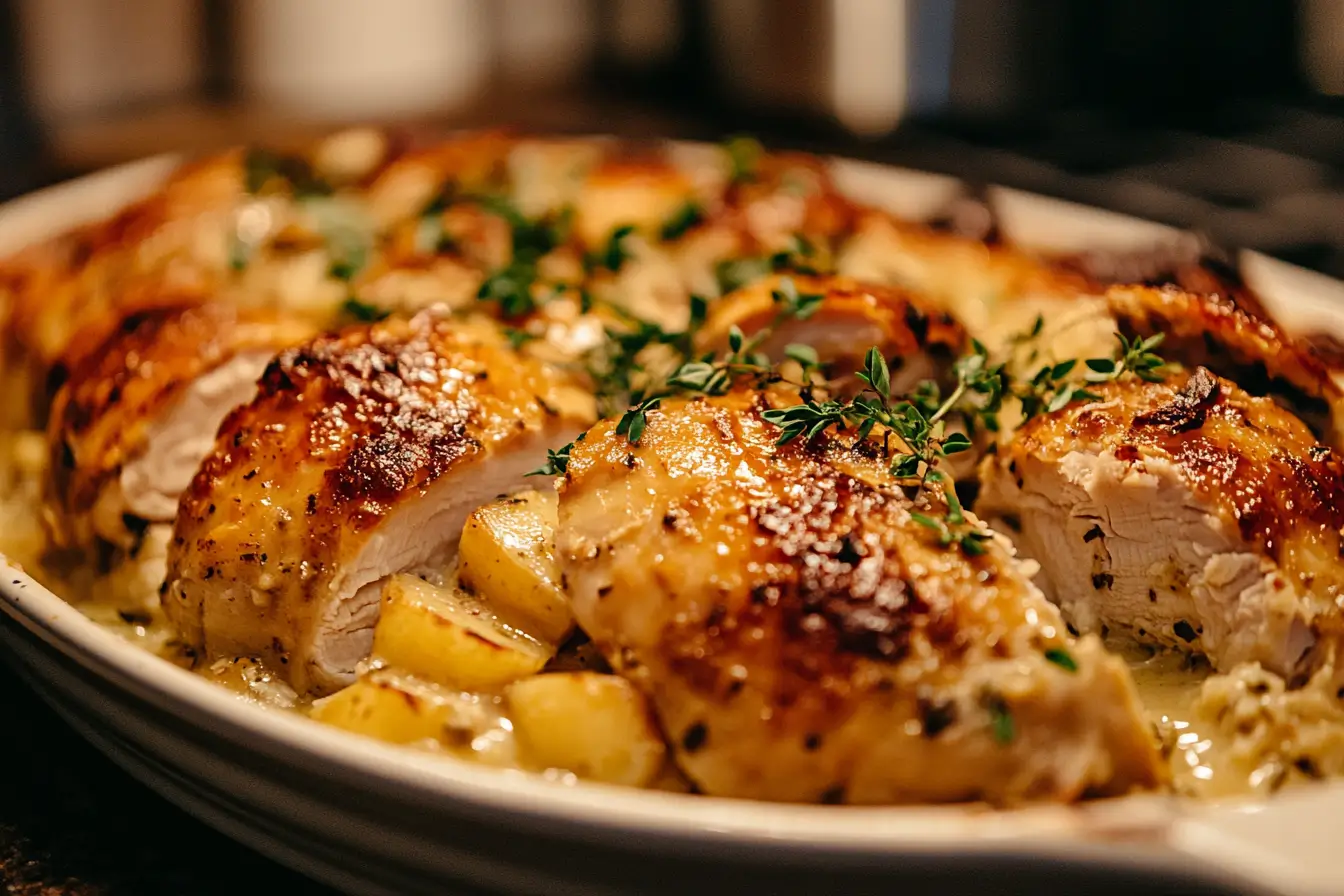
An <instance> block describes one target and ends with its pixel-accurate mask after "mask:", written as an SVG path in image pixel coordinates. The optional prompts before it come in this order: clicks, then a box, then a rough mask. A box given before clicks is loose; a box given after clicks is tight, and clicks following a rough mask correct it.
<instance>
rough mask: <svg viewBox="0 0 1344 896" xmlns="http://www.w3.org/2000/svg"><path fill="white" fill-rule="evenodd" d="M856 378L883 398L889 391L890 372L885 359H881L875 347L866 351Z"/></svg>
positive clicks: (880, 354)
mask: <svg viewBox="0 0 1344 896" xmlns="http://www.w3.org/2000/svg"><path fill="white" fill-rule="evenodd" d="M858 377H859V379H861V380H863V381H864V382H865V383H867V384H868V388H870V389H872V390H873V391H874V392H876V393H877V394H879V395H883V396H885V395H886V394H887V393H888V392H890V391H891V370H890V368H888V367H887V359H886V358H883V357H882V353H881V352H880V351H878V350H877V346H873V347H872V348H870V349H868V354H867V355H866V356H865V357H864V359H863V370H862V371H861V372H860V373H859V374H858Z"/></svg>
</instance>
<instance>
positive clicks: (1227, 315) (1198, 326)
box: [1105, 286, 1344, 449]
mask: <svg viewBox="0 0 1344 896" xmlns="http://www.w3.org/2000/svg"><path fill="white" fill-rule="evenodd" d="M1105 297H1106V303H1107V305H1108V307H1109V309H1110V312H1111V314H1112V315H1113V316H1114V318H1115V320H1116V322H1117V323H1118V325H1119V326H1120V328H1121V330H1123V331H1125V332H1128V333H1130V334H1133V335H1139V336H1151V335H1154V334H1157V333H1161V334H1163V347H1162V351H1163V353H1164V354H1165V355H1166V356H1167V357H1169V358H1171V359H1173V360H1177V361H1180V362H1181V363H1182V364H1185V365H1186V366H1189V367H1195V366H1204V367H1208V368H1209V369H1210V370H1212V371H1213V372H1214V373H1215V374H1217V375H1219V376H1222V377H1226V378H1229V379H1231V380H1233V381H1234V382H1236V383H1237V385H1239V386H1241V387H1242V388H1243V389H1245V390H1247V391H1248V392H1250V393H1251V394H1253V395H1270V396H1273V397H1274V398H1275V399H1276V400H1277V401H1279V402H1280V403H1281V404H1284V405H1286V406H1287V407H1288V408H1289V409H1290V410H1291V411H1293V412H1294V413H1295V414H1296V415H1297V416H1299V417H1301V418H1303V420H1305V421H1306V422H1307V423H1309V424H1311V425H1312V428H1313V429H1315V430H1316V431H1317V433H1318V434H1319V435H1320V436H1321V437H1322V439H1323V440H1324V441H1325V442H1326V443H1327V444H1329V445H1331V446H1333V447H1334V448H1336V449H1341V448H1344V390H1342V389H1341V387H1340V384H1339V383H1338V382H1337V381H1336V380H1335V379H1334V378H1333V376H1332V375H1331V371H1330V370H1329V369H1328V368H1327V367H1326V365H1325V364H1324V363H1322V361H1321V360H1320V359H1319V358H1318V357H1316V355H1315V354H1313V353H1312V351H1311V349H1310V348H1308V347H1307V346H1306V345H1304V344H1302V343H1300V342H1297V341H1295V340H1293V339H1291V338H1289V337H1288V336H1287V335H1286V334H1284V332H1283V331H1282V330H1280V329H1279V327H1278V326H1277V325H1276V324H1274V323H1273V322H1271V321H1269V320H1267V319H1265V318H1263V317H1260V316H1258V315H1256V314H1255V313H1253V312H1252V311H1251V310H1250V309H1248V308H1246V307H1243V306H1242V305H1241V304H1238V303H1237V302H1235V301H1233V300H1232V299H1229V298H1224V297H1223V296H1220V295H1210V294H1199V293H1192V292H1187V291H1185V290H1181V289H1178V288H1176V287H1142V286H1114V287H1111V288H1110V289H1108V290H1107V291H1106V294H1105Z"/></svg>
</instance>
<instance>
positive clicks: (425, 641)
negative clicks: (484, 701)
mask: <svg viewBox="0 0 1344 896" xmlns="http://www.w3.org/2000/svg"><path fill="white" fill-rule="evenodd" d="M554 654H555V650H554V648H552V647H550V646H548V645H545V644H542V643H540V642H539V641H537V640H536V639H534V638H531V637H529V636H528V635H526V634H524V633H523V632H520V631H518V630H517V629H514V628H512V627H511V626H509V625H507V624H506V623H504V622H502V621H500V619H499V618H498V617H496V616H494V614H492V613H490V612H489V611H488V610H487V609H486V608H485V607H484V606H482V605H481V604H480V602H479V601H476V600H475V599H473V598H472V597H471V596H470V595H467V594H464V593H463V592H461V591H458V590H456V589H451V588H440V587H437V586H435V585H431V584H429V583H428V582H425V581H423V580H421V579H418V578H416V577H415V576H411V575H396V576H393V577H392V578H391V579H390V580H388V583H387V585H385V586H384V587H383V611H382V616H381V617H380V618H379V620H378V625H377V627H376V628H375V629H374V631H373V658H374V662H375V664H381V665H385V666H391V667H393V668H396V669H401V670H404V671H406V672H410V673H411V674H412V675H419V676H421V677H423V678H427V679H429V680H430V681H435V682H439V683H440V684H445V685H450V686H452V687H456V688H461V689H463V690H468V691H476V690H489V689H491V688H497V687H500V686H502V685H505V684H508V683H509V682H511V681H515V680H517V679H519V678H525V677H526V676H528V675H531V674H533V673H535V672H537V671H539V670H540V669H541V667H542V666H544V665H546V661H547V660H549V659H550V658H551V657H552V656H553V655H554Z"/></svg>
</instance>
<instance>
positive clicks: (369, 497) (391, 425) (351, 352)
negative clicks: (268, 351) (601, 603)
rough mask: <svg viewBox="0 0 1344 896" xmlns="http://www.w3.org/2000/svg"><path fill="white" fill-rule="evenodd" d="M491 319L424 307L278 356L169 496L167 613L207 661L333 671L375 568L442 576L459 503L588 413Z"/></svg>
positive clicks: (346, 651)
mask: <svg viewBox="0 0 1344 896" xmlns="http://www.w3.org/2000/svg"><path fill="white" fill-rule="evenodd" d="M593 404H594V402H593V399H592V397H591V395H589V394H588V393H586V392H584V391H582V390H580V389H578V388H577V387H575V386H573V385H571V384H570V381H569V380H568V379H567V378H566V376H564V375H562V374H561V373H560V372H558V371H556V370H554V369H551V368H548V367H546V366H544V365H541V364H539V363H537V362H534V361H530V360H526V359H524V358H522V357H520V356H519V355H517V354H516V353H514V352H513V351H511V350H510V349H509V347H508V343H507V341H506V340H505V339H504V337H503V336H502V335H501V334H500V333H499V332H498V331H497V330H496V329H495V328H494V326H493V325H490V324H488V323H471V322H466V321H457V320H446V319H439V318H436V317H433V316H428V315H421V316H418V317H416V318H412V319H410V320H406V319H392V320H388V321H385V322H382V323H378V324H374V325H371V326H364V327H356V328H354V329H351V330H348V331H346V332H345V333H342V334H339V335H334V336H321V337H318V338H317V339H315V340H313V341H311V342H309V343H307V344H305V345H303V346H300V347H298V348H294V349H291V350H289V351H286V352H284V353H283V354H281V355H280V356H279V357H278V358H277V359H276V360H275V361H274V362H273V363H272V364H271V365H270V367H269V368H268V369H267V370H266V373H265V374H264V375H263V376H262V378H261V382H260V387H259V392H258V395H257V397H256V398H255V400H253V401H252V402H251V403H250V404H248V405H246V406H244V407H241V408H239V409H237V410H235V411H234V412H233V413H232V414H231V415H230V416H229V418H228V419H227V420H226V421H225V422H224V424H223V426H222V427H221V428H220V432H219V438H218V440H217V441H216V443H215V447H214V451H213V453H212V454H211V455H210V456H209V457H208V458H207V459H206V461H205V462H204V464H203V465H202V467H201V469H200V472H199V473H198V474H197V475H196V478H195V479H194V480H193V481H192V484H191V487H190V488H189V489H188V491H187V492H186V494H185V495H184V496H183V499H182V505H181V510H180V512H179V514H178V518H177V525H176V529H175V532H174V537H173V540H172V543H171V544H170V546H169V555H168V575H167V579H166V581H165V584H164V594H163V600H164V608H165V610H166V611H167V613H168V616H169V618H170V619H171V620H172V621H173V622H174V623H175V624H176V625H177V626H178V628H179V629H180V631H181V633H182V637H183V639H184V640H185V641H186V643H187V644H189V645H191V646H192V647H194V648H196V649H197V650H198V651H199V652H201V653H202V654H204V655H205V656H206V657H215V656H258V657H261V658H263V659H265V660H267V661H269V662H271V663H273V664H274V667H275V668H277V669H279V670H281V672H282V673H283V674H284V675H285V676H286V678H287V679H288V680H289V681H290V683H291V684H292V685H293V686H294V687H295V688H296V689H297V690H298V691H299V692H300V693H303V692H312V693H324V692H327V691H330V690H333V689H335V688H338V687H340V686H342V685H344V684H348V683H349V682H350V681H351V680H352V678H353V675H354V670H355V664H356V663H358V662H359V661H360V660H361V659H363V658H364V657H365V656H366V655H367V654H368V652H369V648H370V646H371V643H372V634H373V625H374V623H375V622H376V621H377V617H378V613H379V592H380V590H381V587H382V583H383V580H384V579H386V578H387V577H388V576H390V575H392V574H394V573H398V572H423V573H429V572H439V571H441V570H442V568H443V567H444V566H445V565H446V564H447V563H448V561H449V560H450V558H451V556H452V552H453V550H454V547H455V545H456V543H457V540H458V538H459V537H460V535H461V532H462V526H463V523H464V522H465V521H466V518H467V515H468V514H469V513H470V512H471V511H473V510H475V509H476V508H477V507H478V506H480V505H481V504H483V503H485V502H486V501H487V500H489V499H491V498H493V497H495V496H497V495H499V494H501V493H507V492H509V491H510V490H512V489H514V488H516V487H517V486H518V485H519V484H520V483H522V482H523V477H524V476H525V475H526V474H527V473H528V472H529V471H531V470H532V469H534V468H536V467H537V466H539V465H540V464H542V463H543V462H544V461H545V458H546V449H547V448H551V447H555V446H557V445H559V444H561V443H563V442H564V441H566V440H568V439H570V438H572V437H573V436H574V435H575V434H576V433H577V432H579V431H581V430H582V428H583V427H585V426H587V425H588V424H590V423H591V422H592V420H593V418H594V413H595V412H594V407H593Z"/></svg>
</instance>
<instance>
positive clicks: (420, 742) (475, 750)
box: [309, 669, 516, 767]
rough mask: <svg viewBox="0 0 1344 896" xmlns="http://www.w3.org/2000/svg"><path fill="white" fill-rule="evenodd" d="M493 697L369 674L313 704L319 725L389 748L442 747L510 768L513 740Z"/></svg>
mask: <svg viewBox="0 0 1344 896" xmlns="http://www.w3.org/2000/svg"><path fill="white" fill-rule="evenodd" d="M498 703H499V698H497V697H496V698H491V697H483V696H480V695H476V694H466V693H462V692H460V691H455V690H452V689H450V688H445V687H443V686H441V685H435V684H431V683H429V682H426V681H421V680H419V679H416V678H412V677H411V676H408V675H400V674H397V673H394V672H391V671H390V670H386V669H383V670H379V671H376V672H372V673H370V674H368V675H366V676H364V677H363V678H361V679H359V680H358V681H356V682H355V683H354V684H352V685H350V686H349V687H347V688H345V689H343V690H340V691H337V692H336V693H335V694H332V695H331V696H330V697H324V698H322V699H321V700H317V701H315V702H314V703H313V708H312V710H311V711H310V713H309V715H310V716H311V717H312V718H313V719H316V720H317V721H319V722H322V723H323V724H326V725H332V726H334V727H336V728H343V729H345V730H346V731H353V732H355V733H356V734H363V735H365V736H366V737H373V738H377V739H378V740H382V741H387V742H388V743H394V744H414V745H416V746H419V747H430V748H447V749H448V750H450V751H451V752H454V753H458V754H465V755H470V756H471V758H473V759H475V760H477V761H480V762H485V763H488V764H490V765H499V766H505V767H516V755H515V753H516V751H515V749H514V739H513V737H512V735H511V733H510V732H509V729H508V727H507V726H506V725H505V724H503V723H502V721H501V716H500V713H499V706H498Z"/></svg>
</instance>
